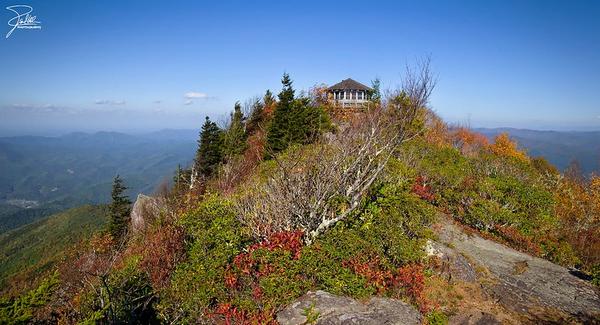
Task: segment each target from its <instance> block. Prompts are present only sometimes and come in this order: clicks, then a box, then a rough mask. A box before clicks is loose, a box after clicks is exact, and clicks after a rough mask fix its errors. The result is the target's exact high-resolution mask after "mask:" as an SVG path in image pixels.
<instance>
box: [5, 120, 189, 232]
mask: <svg viewBox="0 0 600 325" xmlns="http://www.w3.org/2000/svg"><path fill="white" fill-rule="evenodd" d="M197 136H198V131H197V130H161V131H157V132H152V133H146V134H140V135H131V134H125V133H119V132H96V133H83V132H75V133H69V134H66V135H62V136H58V137H44V136H12V137H0V233H1V232H3V231H6V230H8V229H13V228H16V227H18V226H20V225H23V224H27V223H29V222H32V221H34V220H37V219H39V218H41V217H43V216H47V215H49V214H52V213H55V212H58V211H60V210H64V209H66V208H70V207H74V206H77V205H81V204H98V203H105V202H108V199H109V195H110V186H111V182H112V178H113V177H114V176H115V175H116V174H120V175H121V176H122V178H123V179H124V180H125V182H126V185H127V186H128V187H129V191H128V194H130V195H131V196H132V197H135V196H136V195H137V194H138V193H151V192H153V191H154V189H155V188H156V186H157V185H158V184H159V183H160V182H161V181H163V180H165V179H169V178H170V177H171V176H172V174H173V172H174V171H175V170H176V168H177V165H182V166H187V165H188V164H189V163H190V162H191V161H192V158H193V154H194V151H195V148H196V139H197ZM14 200H26V201H36V202H37V203H38V204H37V207H36V208H35V209H34V208H31V209H23V208H18V207H15V206H14V204H12V205H11V204H10V202H11V201H14Z"/></svg>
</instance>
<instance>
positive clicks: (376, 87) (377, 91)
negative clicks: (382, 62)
mask: <svg viewBox="0 0 600 325" xmlns="http://www.w3.org/2000/svg"><path fill="white" fill-rule="evenodd" d="M371 88H373V90H372V91H371V92H370V95H371V100H372V101H374V102H376V103H379V102H381V80H379V78H375V80H373V81H371Z"/></svg>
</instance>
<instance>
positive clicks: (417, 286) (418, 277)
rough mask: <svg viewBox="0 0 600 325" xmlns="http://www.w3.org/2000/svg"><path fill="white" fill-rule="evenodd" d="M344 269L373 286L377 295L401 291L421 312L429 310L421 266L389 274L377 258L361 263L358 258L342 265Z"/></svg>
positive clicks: (411, 266) (403, 268)
mask: <svg viewBox="0 0 600 325" xmlns="http://www.w3.org/2000/svg"><path fill="white" fill-rule="evenodd" d="M342 265H343V266H344V267H347V268H350V269H351V270H352V271H353V272H354V273H356V274H358V275H361V276H363V277H365V278H366V280H367V283H369V284H371V285H374V286H375V288H376V289H377V293H378V294H381V293H384V292H385V291H387V290H391V289H395V290H401V292H403V293H404V295H406V296H407V297H408V298H410V299H411V300H412V301H413V302H414V303H416V304H417V305H418V306H419V308H420V309H421V311H422V312H424V313H426V312H428V311H429V310H430V308H429V303H428V301H427V300H426V299H425V296H424V294H423V293H424V290H425V275H424V269H425V267H424V266H423V265H422V264H415V263H413V264H408V265H405V266H402V267H400V268H398V269H397V270H396V272H391V271H388V270H385V268H384V267H383V265H382V263H381V260H380V258H379V257H378V256H375V257H370V258H368V259H367V260H366V261H364V259H363V260H362V261H361V259H360V258H359V257H357V258H353V259H350V260H347V261H344V262H343V263H342Z"/></svg>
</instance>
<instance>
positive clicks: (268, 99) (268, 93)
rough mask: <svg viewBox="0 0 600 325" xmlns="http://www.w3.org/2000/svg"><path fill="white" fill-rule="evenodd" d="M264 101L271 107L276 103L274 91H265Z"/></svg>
mask: <svg viewBox="0 0 600 325" xmlns="http://www.w3.org/2000/svg"><path fill="white" fill-rule="evenodd" d="M263 103H264V105H265V107H270V106H271V105H273V103H275V97H273V93H271V91H270V90H268V89H267V91H266V92H265V96H264V97H263Z"/></svg>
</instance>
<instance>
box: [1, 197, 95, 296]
mask: <svg viewBox="0 0 600 325" xmlns="http://www.w3.org/2000/svg"><path fill="white" fill-rule="evenodd" d="M106 212H107V210H106V208H105V207H103V206H91V205H86V206H81V207H77V208H73V209H69V210H66V211H63V212H61V213H57V214H54V215H51V216H49V217H47V218H44V219H42V220H39V221H37V222H33V223H31V224H28V225H25V226H22V227H20V228H17V229H14V230H12V231H8V232H5V233H3V234H0V286H1V287H2V288H3V290H2V291H3V292H5V291H6V290H18V289H19V288H22V287H26V286H27V285H28V284H29V283H31V282H34V283H35V282H36V280H37V279H36V278H37V277H38V276H39V275H40V274H47V273H48V271H49V270H52V268H53V267H54V266H55V265H56V264H57V263H58V262H60V261H62V260H63V258H64V257H65V253H67V252H68V251H69V250H70V249H74V248H75V245H76V244H78V243H79V241H81V240H84V239H87V238H88V237H89V236H91V235H92V234H93V233H94V232H96V231H98V230H100V229H102V228H103V227H104V225H105V224H106V221H107V214H106Z"/></svg>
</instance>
